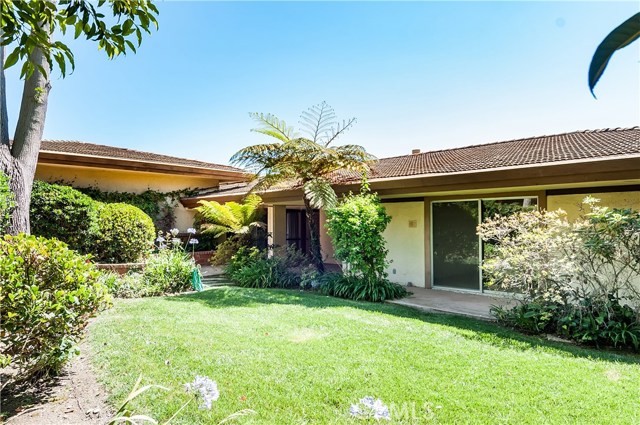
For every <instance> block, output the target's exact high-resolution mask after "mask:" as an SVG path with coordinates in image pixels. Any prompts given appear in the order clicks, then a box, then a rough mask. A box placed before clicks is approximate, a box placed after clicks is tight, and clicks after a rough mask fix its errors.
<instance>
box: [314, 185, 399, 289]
mask: <svg viewBox="0 0 640 425" xmlns="http://www.w3.org/2000/svg"><path fill="white" fill-rule="evenodd" d="M390 221H391V217H390V216H389V215H388V214H387V212H386V210H385V208H384V207H383V206H382V204H381V203H380V199H379V198H378V196H377V195H376V194H372V193H369V192H368V186H367V185H366V184H365V185H364V186H363V191H362V193H360V194H359V195H348V196H347V197H345V198H344V199H343V200H342V201H341V202H340V204H339V205H338V206H337V207H336V208H333V209H330V210H328V211H327V224H326V226H327V230H328V233H329V236H331V240H332V242H333V247H334V250H335V254H334V255H335V257H336V258H337V259H339V260H340V261H342V262H343V263H346V270H345V274H344V276H343V275H340V274H328V275H326V276H324V277H323V278H322V279H321V282H322V283H321V284H320V291H321V292H322V293H323V294H325V295H332V296H336V297H341V298H349V299H353V300H361V301H376V302H378V301H384V300H388V299H394V298H400V297H403V296H406V294H407V291H406V290H405V289H404V288H403V287H402V286H400V285H398V284H397V283H393V282H390V281H389V280H388V279H387V272H386V267H387V264H388V262H387V252H388V250H387V247H386V245H387V242H386V240H385V239H384V237H383V236H382V233H383V232H384V230H385V229H386V228H387V226H388V225H389V222H390Z"/></svg>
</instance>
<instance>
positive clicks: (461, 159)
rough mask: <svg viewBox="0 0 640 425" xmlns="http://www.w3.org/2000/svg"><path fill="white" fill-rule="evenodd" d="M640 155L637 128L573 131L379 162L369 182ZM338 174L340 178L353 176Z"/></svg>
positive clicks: (372, 171) (399, 157) (397, 157)
mask: <svg viewBox="0 0 640 425" xmlns="http://www.w3.org/2000/svg"><path fill="white" fill-rule="evenodd" d="M626 155H630V156H638V155H640V127H633V128H625V129H620V128H616V129H603V130H591V131H576V132H572V133H564V134H557V135H552V136H540V137H532V138H526V139H517V140H509V141H505V142H495V143H487V144H482V145H473V146H466V147H462V148H453V149H444V150H437V151H430V152H424V153H419V154H414V155H403V156H396V157H392V158H383V159H381V160H380V161H379V162H378V163H377V164H375V165H374V166H373V167H372V169H371V175H370V176H369V179H371V180H373V179H376V178H389V177H402V176H413V175H421V174H441V173H456V172H469V171H480V170H488V169H496V168H504V167H516V166H527V165H536V164H548V163H554V162H560V161H575V160H588V159H601V158H606V157H612V156H626ZM341 174H342V176H341V177H342V178H346V179H351V178H353V177H355V176H353V175H345V174H344V173H341Z"/></svg>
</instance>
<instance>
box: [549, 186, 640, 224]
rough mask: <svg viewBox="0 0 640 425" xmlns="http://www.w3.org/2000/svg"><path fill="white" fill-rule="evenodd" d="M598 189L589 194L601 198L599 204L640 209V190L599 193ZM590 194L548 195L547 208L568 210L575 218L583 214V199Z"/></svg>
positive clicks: (550, 209) (569, 217) (571, 218)
mask: <svg viewBox="0 0 640 425" xmlns="http://www.w3.org/2000/svg"><path fill="white" fill-rule="evenodd" d="M597 190H598V189H594V192H593V193H591V194H589V195H590V196H593V197H594V198H598V199H600V204H599V205H601V206H603V207H609V208H632V209H634V210H640V192H635V191H634V192H606V193H598V192H597ZM589 195H587V194H578V195H550V196H548V197H547V210H549V211H553V210H557V209H558V208H562V209H563V210H565V211H566V212H567V218H568V219H569V220H575V219H577V218H578V217H580V215H581V211H580V208H581V207H582V200H583V199H584V198H586V197H587V196H589Z"/></svg>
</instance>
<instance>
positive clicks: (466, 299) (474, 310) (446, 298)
mask: <svg viewBox="0 0 640 425" xmlns="http://www.w3.org/2000/svg"><path fill="white" fill-rule="evenodd" d="M407 291H409V292H410V293H411V295H409V296H408V297H406V298H401V299H399V300H393V301H387V302H389V303H391V304H398V305H404V306H407V307H412V308H415V309H418V310H423V311H427V312H436V313H449V314H457V315H460V316H467V317H474V318H476V319H482V320H495V319H494V317H493V316H492V315H491V313H490V312H489V309H490V308H491V306H492V305H500V306H512V305H514V304H515V302H516V301H515V300H514V299H513V298H511V297H508V296H491V295H486V294H485V295H480V294H472V293H464V292H453V291H446V290H440V289H424V288H416V287H410V288H407Z"/></svg>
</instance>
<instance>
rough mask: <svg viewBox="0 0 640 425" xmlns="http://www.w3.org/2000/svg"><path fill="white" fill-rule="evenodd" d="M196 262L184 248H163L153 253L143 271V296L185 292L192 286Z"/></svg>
mask: <svg viewBox="0 0 640 425" xmlns="http://www.w3.org/2000/svg"><path fill="white" fill-rule="evenodd" d="M196 267H197V266H196V263H195V261H194V260H193V257H191V256H190V255H189V254H187V253H185V252H184V251H182V249H163V250H160V251H159V252H157V253H155V254H153V255H151V256H150V257H149V259H148V260H147V264H146V266H145V268H144V271H143V272H142V276H141V277H142V283H143V285H144V294H143V296H152V295H162V294H168V293H176V292H183V291H186V290H188V289H189V288H191V275H192V272H193V270H194V269H196Z"/></svg>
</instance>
